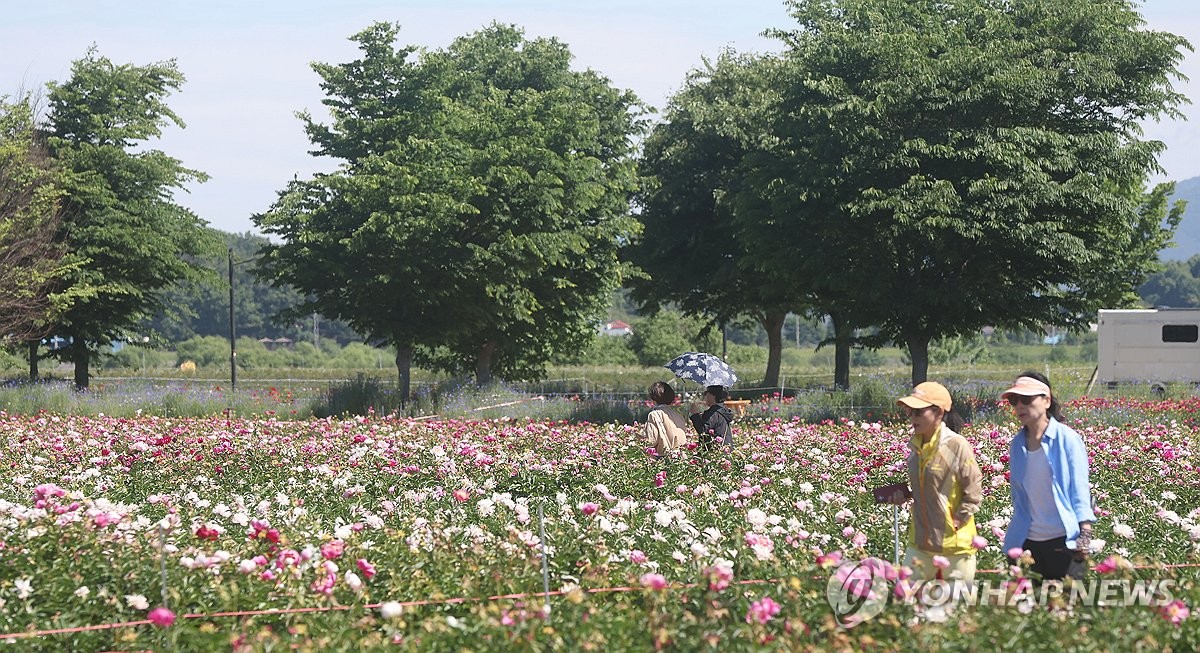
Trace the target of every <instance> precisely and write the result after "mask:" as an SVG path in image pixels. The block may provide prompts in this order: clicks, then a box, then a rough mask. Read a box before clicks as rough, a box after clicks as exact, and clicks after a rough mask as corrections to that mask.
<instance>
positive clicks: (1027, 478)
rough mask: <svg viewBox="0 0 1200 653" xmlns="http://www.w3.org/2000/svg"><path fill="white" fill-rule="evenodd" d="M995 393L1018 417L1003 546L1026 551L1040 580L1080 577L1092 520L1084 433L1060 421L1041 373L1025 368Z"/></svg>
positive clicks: (1048, 383) (1046, 382)
mask: <svg viewBox="0 0 1200 653" xmlns="http://www.w3.org/2000/svg"><path fill="white" fill-rule="evenodd" d="M1000 397H1001V398H1002V399H1005V400H1007V401H1008V403H1009V404H1011V405H1012V407H1013V410H1014V411H1015V412H1016V414H1017V419H1018V420H1020V422H1021V430H1020V431H1018V432H1017V434H1016V436H1015V437H1013V441H1012V446H1011V448H1010V449H1009V462H1008V464H1009V472H1010V473H1009V485H1010V487H1011V490H1012V502H1013V516H1012V521H1011V522H1009V524H1008V531H1007V532H1006V533H1005V534H1004V550H1005V551H1011V550H1012V549H1014V548H1018V547H1019V549H1020V550H1023V551H1029V552H1030V553H1031V554H1032V555H1033V571H1035V572H1037V573H1039V574H1041V576H1042V578H1044V579H1047V580H1059V579H1062V578H1064V577H1066V576H1070V577H1072V578H1077V579H1082V578H1083V573H1084V571H1085V567H1086V558H1087V553H1088V547H1089V545H1090V544H1091V541H1092V522H1094V521H1096V515H1095V513H1093V512H1092V497H1091V489H1090V487H1089V484H1088V457H1087V451H1085V450H1084V447H1083V438H1082V437H1080V436H1079V434H1078V433H1076V432H1075V431H1074V429H1072V428H1071V427H1069V426H1066V425H1064V424H1063V423H1062V422H1061V421H1060V420H1061V419H1062V409H1061V407H1060V405H1059V403H1058V399H1057V398H1056V397H1055V396H1054V393H1053V392H1051V390H1050V380H1049V379H1047V378H1046V377H1045V376H1044V375H1042V374H1039V373H1037V372H1025V373H1024V374H1022V375H1021V376H1019V377H1017V380H1016V382H1014V383H1013V386H1012V387H1011V388H1009V389H1008V390H1005V391H1004V392H1003V393H1002V394H1001V395H1000Z"/></svg>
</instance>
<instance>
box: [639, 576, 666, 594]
mask: <svg viewBox="0 0 1200 653" xmlns="http://www.w3.org/2000/svg"><path fill="white" fill-rule="evenodd" d="M638 582H640V583H641V584H642V587H645V588H647V589H652V590H654V591H659V590H662V589H665V588H666V587H667V579H666V578H665V577H664V576H663V575H662V574H654V573H650V574H642V577H641V578H639V579H638Z"/></svg>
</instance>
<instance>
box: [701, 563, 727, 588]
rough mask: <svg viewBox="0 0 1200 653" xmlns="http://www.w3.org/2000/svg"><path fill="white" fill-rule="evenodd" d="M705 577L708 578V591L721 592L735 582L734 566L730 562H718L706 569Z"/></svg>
mask: <svg viewBox="0 0 1200 653" xmlns="http://www.w3.org/2000/svg"><path fill="white" fill-rule="evenodd" d="M704 575H705V576H707V577H708V589H710V590H712V591H714V592H720V591H721V590H723V589H725V588H727V587H729V584H730V583H731V582H733V564H732V563H730V562H728V561H721V562H718V563H717V564H714V565H712V566H710V567H708V568H706V569H705V570H704Z"/></svg>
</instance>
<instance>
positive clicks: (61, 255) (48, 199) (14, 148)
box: [0, 96, 75, 345]
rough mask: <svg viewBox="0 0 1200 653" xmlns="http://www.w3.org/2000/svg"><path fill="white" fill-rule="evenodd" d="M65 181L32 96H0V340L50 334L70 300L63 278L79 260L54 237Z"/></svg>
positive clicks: (13, 339) (35, 337) (22, 340)
mask: <svg viewBox="0 0 1200 653" xmlns="http://www.w3.org/2000/svg"><path fill="white" fill-rule="evenodd" d="M62 181H63V180H62V173H61V171H60V170H59V169H58V168H57V167H56V166H55V165H54V162H53V161H52V160H51V159H50V154H49V152H48V150H47V148H46V144H45V138H44V136H43V135H41V134H40V133H39V132H38V130H37V128H36V125H35V123H34V115H33V106H32V102H31V99H30V98H29V96H21V97H18V98H16V99H15V100H14V101H11V102H10V101H8V99H7V98H0V344H5V345H13V344H16V343H18V342H25V341H29V340H37V339H39V338H42V337H44V336H46V335H49V329H50V324H51V321H52V320H53V319H54V317H55V315H56V314H58V313H60V312H61V311H62V310H64V309H65V308H66V307H67V306H68V305H69V296H68V295H66V294H65V293H62V292H60V288H59V280H60V278H61V277H62V276H63V275H64V274H66V272H67V271H68V270H70V269H71V267H72V266H73V265H75V263H74V262H73V259H72V258H71V257H69V256H68V254H67V252H66V249H65V247H63V245H62V243H60V242H58V241H57V240H56V235H57V232H58V228H59V225H60V223H61V219H62V213H61V198H62V193H63V189H62Z"/></svg>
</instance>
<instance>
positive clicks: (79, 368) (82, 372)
mask: <svg viewBox="0 0 1200 653" xmlns="http://www.w3.org/2000/svg"><path fill="white" fill-rule="evenodd" d="M90 355H91V352H89V351H88V348H87V343H86V342H84V340H83V338H80V337H79V336H75V337H74V338H72V340H71V361H72V362H73V363H75V389H76V390H78V391H80V392H82V391H84V390H87V389H88V377H89V376H90V374H89V373H88V364H89V363H90V362H91V361H90V360H89V358H88V357H89V356H90Z"/></svg>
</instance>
